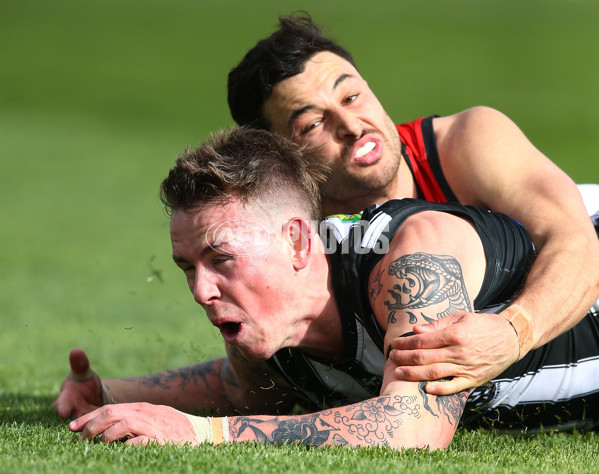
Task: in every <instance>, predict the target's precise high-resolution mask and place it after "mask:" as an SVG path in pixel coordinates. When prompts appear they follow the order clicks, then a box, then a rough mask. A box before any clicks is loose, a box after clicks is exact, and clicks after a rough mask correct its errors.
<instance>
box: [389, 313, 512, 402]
mask: <svg viewBox="0 0 599 474" xmlns="http://www.w3.org/2000/svg"><path fill="white" fill-rule="evenodd" d="M414 333H415V335H413V336H407V337H399V338H397V339H395V340H393V341H392V342H391V348H392V350H391V352H390V354H389V359H391V361H393V362H394V363H395V364H396V365H397V368H396V369H395V376H396V377H397V378H398V379H400V380H410V381H420V380H438V379H442V378H446V377H453V379H451V380H448V381H439V382H437V381H435V382H429V383H428V384H427V385H426V388H425V390H426V392H427V393H430V394H433V395H449V394H452V393H458V392H460V391H462V390H465V389H467V388H474V387H478V386H480V385H482V384H484V383H486V382H488V381H489V380H491V379H492V378H494V377H496V376H497V375H499V374H500V373H501V372H503V371H504V370H505V369H506V368H507V367H509V366H510V365H511V364H513V363H514V362H516V360H517V359H518V354H519V348H518V347H519V346H518V336H517V335H516V331H515V330H514V328H513V327H512V326H511V324H510V323H509V322H508V321H507V320H506V319H505V318H504V317H503V316H501V315H498V314H485V313H478V314H475V313H466V312H457V313H454V314H452V315H450V316H447V317H446V318H442V319H439V320H437V321H433V322H432V323H429V324H425V325H422V326H414Z"/></svg>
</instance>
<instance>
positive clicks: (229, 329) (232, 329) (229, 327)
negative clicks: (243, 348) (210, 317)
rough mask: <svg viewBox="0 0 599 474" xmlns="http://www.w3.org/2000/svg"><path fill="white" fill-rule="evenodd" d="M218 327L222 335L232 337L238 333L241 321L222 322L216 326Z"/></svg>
mask: <svg viewBox="0 0 599 474" xmlns="http://www.w3.org/2000/svg"><path fill="white" fill-rule="evenodd" d="M218 329H219V330H220V333H221V334H222V335H223V337H226V338H230V337H234V336H235V335H237V334H238V333H239V330H240V329H241V323H223V324H221V325H219V326H218Z"/></svg>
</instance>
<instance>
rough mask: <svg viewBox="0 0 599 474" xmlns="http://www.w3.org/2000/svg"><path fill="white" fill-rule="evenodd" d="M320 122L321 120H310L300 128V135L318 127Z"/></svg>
mask: <svg viewBox="0 0 599 474" xmlns="http://www.w3.org/2000/svg"><path fill="white" fill-rule="evenodd" d="M321 123H322V120H315V121H313V122H311V123H310V124H309V125H308V126H307V127H304V128H303V129H302V135H305V134H306V133H310V132H311V131H312V130H314V129H315V128H316V127H318V126H319V125H320V124H321Z"/></svg>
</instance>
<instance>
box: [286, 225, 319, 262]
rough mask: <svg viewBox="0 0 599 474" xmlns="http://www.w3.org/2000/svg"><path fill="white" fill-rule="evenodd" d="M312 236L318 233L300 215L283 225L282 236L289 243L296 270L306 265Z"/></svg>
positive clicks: (310, 249) (310, 252) (310, 251)
mask: <svg viewBox="0 0 599 474" xmlns="http://www.w3.org/2000/svg"><path fill="white" fill-rule="evenodd" d="M314 237H318V235H316V234H315V233H314V232H313V230H312V226H311V225H310V222H309V221H307V220H306V219H304V218H302V217H293V218H291V219H289V220H288V221H287V222H286V223H285V225H284V226H283V238H284V239H285V241H286V242H287V244H288V245H289V250H290V252H291V260H292V263H293V268H295V269H296V270H301V269H302V268H304V267H306V265H308V262H309V261H310V255H311V254H312V243H313V241H312V240H313V239H314ZM318 238H320V237H318Z"/></svg>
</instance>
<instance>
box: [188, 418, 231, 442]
mask: <svg viewBox="0 0 599 474" xmlns="http://www.w3.org/2000/svg"><path fill="white" fill-rule="evenodd" d="M177 411H178V410H177ZM179 413H181V414H182V415H183V416H185V417H186V418H187V419H188V420H189V422H190V423H191V426H192V428H193V431H194V433H195V438H196V442H197V443H199V444H201V443H211V444H214V445H217V444H222V443H223V442H227V443H228V442H229V419H228V418H227V417H226V416H224V417H213V418H210V417H203V416H194V415H189V414H187V413H184V412H182V411H179Z"/></svg>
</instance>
